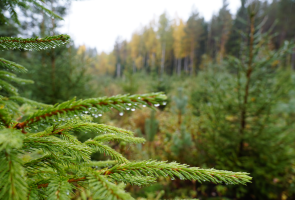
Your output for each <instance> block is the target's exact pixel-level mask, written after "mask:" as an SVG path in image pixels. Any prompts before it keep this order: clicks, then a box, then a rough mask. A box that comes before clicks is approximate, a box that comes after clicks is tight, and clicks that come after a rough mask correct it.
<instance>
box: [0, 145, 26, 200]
mask: <svg viewBox="0 0 295 200" xmlns="http://www.w3.org/2000/svg"><path fill="white" fill-rule="evenodd" d="M0 177H1V181H0V199H19V200H20V199H23V197H26V196H27V183H26V178H25V171H24V168H23V167H22V162H21V160H20V158H19V156H18V152H17V151H16V150H12V149H10V150H9V151H4V152H3V151H2V152H0Z"/></svg>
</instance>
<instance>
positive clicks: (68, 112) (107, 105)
mask: <svg viewBox="0 0 295 200" xmlns="http://www.w3.org/2000/svg"><path fill="white" fill-rule="evenodd" d="M165 100H166V96H165V95H163V94H162V93H150V94H144V95H117V96H113V97H103V98H92V99H86V100H78V101H76V100H75V99H72V100H70V101H67V102H64V103H62V104H57V105H55V106H54V107H52V108H48V109H44V110H41V111H38V112H36V113H34V114H32V115H31V116H29V117H28V118H27V119H26V121H24V122H21V123H18V124H16V125H15V128H17V129H23V128H24V127H26V126H28V125H30V124H32V123H34V122H39V121H41V120H46V121H47V120H48V119H49V118H50V117H53V116H59V117H71V116H75V115H76V114H79V113H81V112H83V111H85V113H89V112H90V109H91V108H95V109H93V110H94V112H106V111H109V110H110V109H111V108H112V107H113V108H115V109H117V110H119V111H123V110H125V109H126V108H130V107H132V108H139V105H143V106H149V107H151V108H152V107H153V105H155V106H158V105H159V103H162V102H164V101H165Z"/></svg>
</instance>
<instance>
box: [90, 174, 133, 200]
mask: <svg viewBox="0 0 295 200" xmlns="http://www.w3.org/2000/svg"><path fill="white" fill-rule="evenodd" d="M88 179H89V185H90V188H91V191H92V193H93V198H94V199H114V200H119V199H120V200H131V199H133V198H132V197H131V196H130V194H129V193H126V192H125V191H124V190H123V189H121V187H119V186H118V185H115V184H113V183H111V182H110V181H108V180H107V179H106V178H105V177H104V176H102V175H100V174H99V173H97V172H94V171H93V172H92V173H91V175H90V176H89V177H88Z"/></svg>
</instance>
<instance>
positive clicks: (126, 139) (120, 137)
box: [93, 134, 145, 144]
mask: <svg viewBox="0 0 295 200" xmlns="http://www.w3.org/2000/svg"><path fill="white" fill-rule="evenodd" d="M93 140H95V141H98V142H108V141H111V140H117V141H123V142H127V143H135V144H136V143H144V142H145V139H144V138H138V137H130V136H125V135H114V134H104V135H99V136H96V137H95V138H94V139H93Z"/></svg>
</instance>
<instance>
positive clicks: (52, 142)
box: [23, 136, 92, 161]
mask: <svg viewBox="0 0 295 200" xmlns="http://www.w3.org/2000/svg"><path fill="white" fill-rule="evenodd" d="M32 149H42V150H43V151H44V152H47V153H49V154H52V155H55V154H54V152H56V153H57V154H59V152H62V153H63V154H65V155H68V156H71V157H73V158H75V159H77V160H78V161H82V160H83V161H89V160H90V154H91V153H92V150H91V148H90V147H88V146H87V145H82V144H80V145H76V144H72V143H70V142H68V141H65V140H61V139H59V138H57V137H53V136H49V137H41V138H37V137H26V138H25V139H24V147H23V150H27V151H32Z"/></svg>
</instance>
